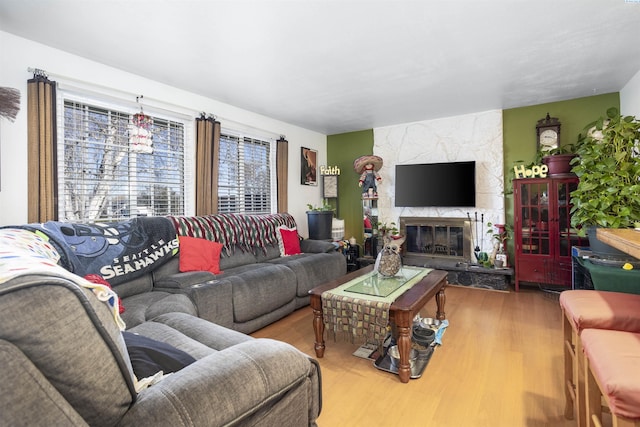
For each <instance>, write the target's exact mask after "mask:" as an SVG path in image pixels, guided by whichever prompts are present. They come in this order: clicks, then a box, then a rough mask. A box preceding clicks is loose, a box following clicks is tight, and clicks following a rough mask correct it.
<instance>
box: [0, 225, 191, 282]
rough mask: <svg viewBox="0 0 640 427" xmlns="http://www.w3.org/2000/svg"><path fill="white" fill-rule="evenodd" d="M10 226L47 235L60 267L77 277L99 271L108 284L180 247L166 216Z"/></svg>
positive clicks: (138, 273)
mask: <svg viewBox="0 0 640 427" xmlns="http://www.w3.org/2000/svg"><path fill="white" fill-rule="evenodd" d="M11 228H21V229H27V230H30V231H33V232H39V233H42V234H44V235H46V236H47V238H48V241H49V243H50V244H51V245H52V246H53V247H55V249H56V250H57V252H58V253H59V254H60V261H59V264H60V265H61V266H62V267H64V268H66V269H67V270H69V271H70V272H72V273H75V274H77V275H78V276H80V277H84V276H85V275H87V274H99V275H101V276H102V277H104V278H105V279H106V280H107V281H108V282H109V283H110V284H111V285H117V284H119V283H122V282H125V281H128V280H131V279H134V278H136V277H139V276H141V275H143V274H145V273H147V272H150V271H152V270H153V269H154V268H156V267H159V266H160V265H162V264H164V263H165V262H166V261H168V260H169V259H170V258H171V257H172V256H173V255H174V254H175V253H177V252H178V248H179V245H178V239H177V237H176V230H175V227H174V226H173V223H172V222H171V221H170V220H169V219H168V218H165V217H139V218H133V219H130V220H127V221H121V222H115V223H93V224H91V223H69V222H59V221H49V222H45V223H39V224H26V225H21V226H17V227H16V226H13V227H11Z"/></svg>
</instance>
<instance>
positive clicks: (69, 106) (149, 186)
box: [58, 98, 185, 221]
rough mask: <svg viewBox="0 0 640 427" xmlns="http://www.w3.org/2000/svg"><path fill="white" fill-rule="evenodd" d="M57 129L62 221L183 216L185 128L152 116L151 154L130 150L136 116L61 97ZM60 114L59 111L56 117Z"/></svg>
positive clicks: (180, 123) (116, 108)
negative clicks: (131, 134)
mask: <svg viewBox="0 0 640 427" xmlns="http://www.w3.org/2000/svg"><path fill="white" fill-rule="evenodd" d="M63 102H64V104H63V112H62V115H61V116H59V119H58V126H60V125H62V127H63V131H62V132H59V135H63V136H64V137H63V138H62V139H63V140H62V141H61V140H60V139H61V138H58V180H59V183H58V193H59V197H58V205H59V217H60V220H66V221H76V220H78V221H80V220H83V221H87V220H92V221H117V220H122V219H126V218H131V217H135V216H155V215H170V214H173V215H182V214H184V213H185V123H184V121H180V120H172V119H171V118H166V117H164V118H161V117H155V116H154V115H153V114H149V113H145V114H147V115H149V116H151V118H152V120H153V123H152V125H151V128H150V131H151V135H152V150H153V151H152V152H151V153H142V152H138V150H135V149H132V144H131V141H130V132H132V118H133V114H135V113H136V112H137V111H136V112H133V113H132V112H129V111H127V109H126V108H118V107H104V106H98V105H92V104H91V103H89V102H86V101H84V100H82V101H79V100H74V99H71V98H65V99H64V101H63ZM59 114H60V112H59Z"/></svg>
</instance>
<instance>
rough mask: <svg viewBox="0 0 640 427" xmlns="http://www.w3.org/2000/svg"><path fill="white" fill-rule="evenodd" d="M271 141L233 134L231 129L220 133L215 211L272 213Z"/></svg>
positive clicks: (273, 177)
mask: <svg viewBox="0 0 640 427" xmlns="http://www.w3.org/2000/svg"><path fill="white" fill-rule="evenodd" d="M272 144H273V141H265V140H260V139H255V138H249V137H246V136H234V135H232V134H231V132H224V131H223V132H222V134H221V135H220V167H219V175H218V212H220V213H251V214H265V213H267V214H268V213H271V210H272V209H271V207H272V206H275V202H274V201H273V200H272V195H274V194H275V191H272V183H274V182H275V180H276V178H275V176H272V175H273V172H272V171H275V168H274V167H272V165H273V163H274V159H273V155H272V153H273V152H275V150H272Z"/></svg>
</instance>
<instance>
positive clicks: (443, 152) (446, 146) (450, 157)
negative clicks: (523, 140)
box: [373, 110, 513, 289]
mask: <svg viewBox="0 0 640 427" xmlns="http://www.w3.org/2000/svg"><path fill="white" fill-rule="evenodd" d="M373 133H374V143H373V154H375V155H377V156H380V157H382V158H383V160H384V166H383V167H382V168H381V169H380V171H379V173H380V175H381V177H382V181H381V182H380V183H379V185H378V194H379V199H378V210H379V220H380V221H381V222H386V223H389V222H395V223H397V224H399V222H400V218H401V217H435V218H457V219H466V218H468V216H471V217H472V218H474V217H475V216H476V215H478V219H479V220H480V218H482V219H483V220H482V222H481V223H482V224H483V225H484V227H481V226H480V225H478V231H477V232H478V236H476V229H475V225H476V224H475V223H473V222H472V227H473V235H474V239H476V237H477V238H478V239H479V240H480V246H481V247H482V248H483V249H484V250H485V252H491V248H492V241H491V236H490V234H487V227H486V225H487V223H488V222H492V223H494V224H496V223H497V224H500V223H504V220H505V208H504V174H503V171H504V164H503V135H502V111H500V110H492V111H485V112H480V113H473V114H467V115H461V116H456V117H446V118H442V119H434V120H425V121H418V122H413V123H405V124H400V125H393V126H387V127H379V128H375V129H374V132H373ZM467 160H475V161H476V206H475V207H474V208H468V209H466V208H427V207H424V208H407V207H397V206H395V203H394V201H395V182H394V181H395V176H394V175H395V165H398V164H412V163H437V162H454V161H467ZM471 249H473V248H471ZM471 256H473V255H471ZM427 261H428V263H429V264H430V265H429V266H430V267H432V268H439V269H441V270H447V271H449V278H448V279H449V283H451V284H460V285H466V286H477V287H483V288H485V287H486V288H492V289H508V286H509V284H510V278H509V277H510V275H512V274H513V270H512V269H509V270H495V269H485V268H480V267H475V266H473V265H472V264H471V263H467V261H464V260H454V261H452V260H448V259H443V258H441V257H431V258H430V259H429V260H425V259H424V258H417V260H416V258H413V259H412V258H409V259H407V262H416V265H423V264H426V263H427ZM494 279H495V280H494Z"/></svg>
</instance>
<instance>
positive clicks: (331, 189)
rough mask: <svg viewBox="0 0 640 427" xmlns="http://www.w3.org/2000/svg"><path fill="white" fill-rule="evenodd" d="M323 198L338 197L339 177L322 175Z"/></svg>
mask: <svg viewBox="0 0 640 427" xmlns="http://www.w3.org/2000/svg"><path fill="white" fill-rule="evenodd" d="M322 197H323V198H325V199H329V198H335V197H338V175H322Z"/></svg>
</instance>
